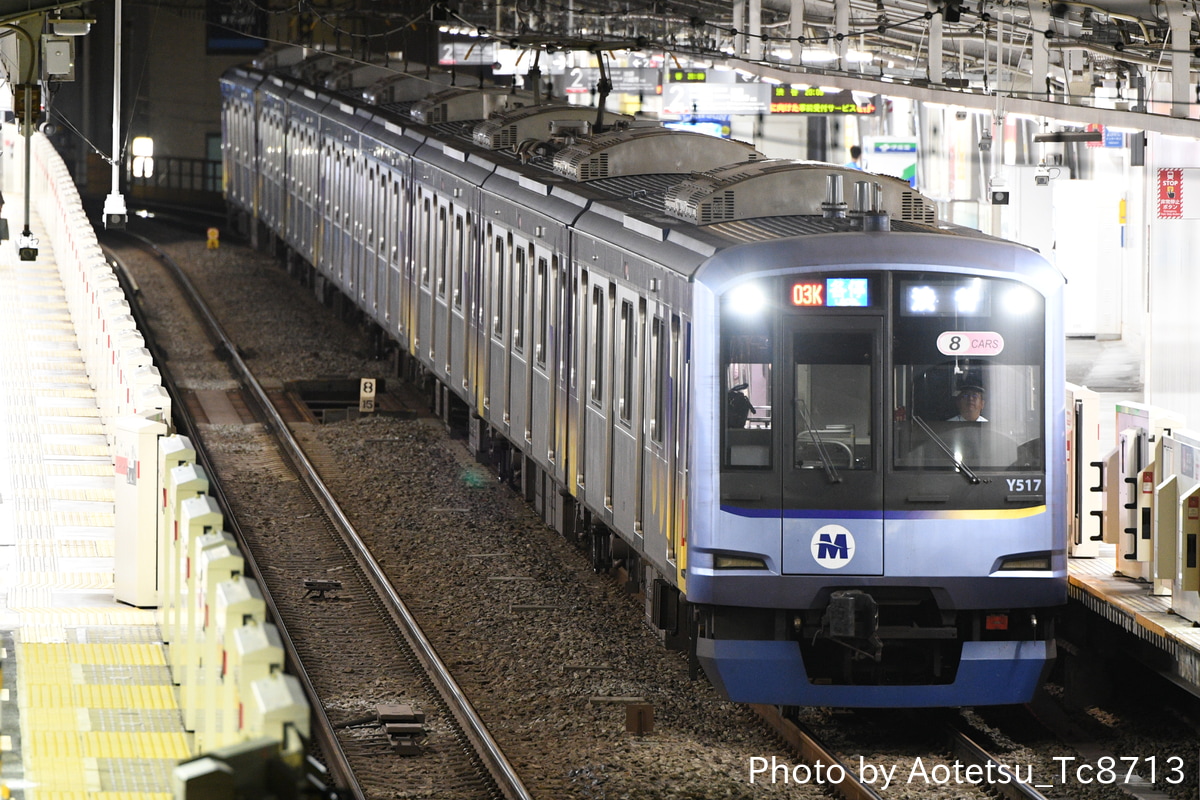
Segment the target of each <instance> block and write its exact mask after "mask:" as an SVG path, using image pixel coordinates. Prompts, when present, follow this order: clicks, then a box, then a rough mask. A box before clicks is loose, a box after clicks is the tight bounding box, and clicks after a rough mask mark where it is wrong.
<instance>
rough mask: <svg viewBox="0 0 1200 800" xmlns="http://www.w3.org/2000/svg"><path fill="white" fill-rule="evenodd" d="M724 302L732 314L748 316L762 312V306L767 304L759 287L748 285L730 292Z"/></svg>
mask: <svg viewBox="0 0 1200 800" xmlns="http://www.w3.org/2000/svg"><path fill="white" fill-rule="evenodd" d="M726 302H727V303H728V307H729V310H730V311H732V312H733V313H735V314H742V315H746V316H749V315H750V314H757V313H758V312H759V311H762V309H763V306H765V305H766V304H767V297H766V295H765V294H763V290H762V288H761V287H759V286H758V285H757V284H753V283H749V284H746V285H745V286H739V287H737V288H736V289H734V290H733V291H732V292H730V293H729V297H728V300H727V301H726Z"/></svg>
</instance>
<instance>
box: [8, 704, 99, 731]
mask: <svg viewBox="0 0 1200 800" xmlns="http://www.w3.org/2000/svg"><path fill="white" fill-rule="evenodd" d="M81 713H82V715H83V716H84V718H85V719H84V720H80V716H81ZM86 716H87V712H86V711H82V712H81V709H77V708H39V709H38V712H37V713H36V714H29V715H28V716H24V717H22V718H21V725H22V726H23V727H24V728H25V729H27V730H30V731H78V730H85V727H84V726H83V725H81V724H80V723H81V722H86Z"/></svg>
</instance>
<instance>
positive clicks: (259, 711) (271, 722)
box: [245, 672, 311, 753]
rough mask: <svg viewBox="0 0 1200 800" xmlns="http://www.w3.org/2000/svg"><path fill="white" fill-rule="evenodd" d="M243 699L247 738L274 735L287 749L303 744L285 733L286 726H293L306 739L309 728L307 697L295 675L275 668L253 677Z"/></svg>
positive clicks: (295, 749)
mask: <svg viewBox="0 0 1200 800" xmlns="http://www.w3.org/2000/svg"><path fill="white" fill-rule="evenodd" d="M245 701H246V730H247V732H248V733H249V736H250V738H258V737H260V736H262V737H267V738H270V739H273V740H275V741H277V742H280V743H281V746H282V748H283V750H284V752H288V753H292V752H296V751H297V750H299V749H301V748H303V746H304V745H303V744H302V743H301V742H299V741H297V740H296V737H294V736H290V735H289V733H288V730H289V728H290V729H294V730H295V731H296V732H297V733H298V734H299V735H300V737H302V738H303V739H304V740H306V741H307V740H308V738H309V736H310V728H311V725H310V720H309V707H308V701H307V700H305V699H304V691H303V690H302V689H301V688H300V681H299V680H297V679H296V677H295V676H294V675H288V674H287V673H284V672H277V673H275V674H274V675H271V676H269V677H266V678H261V679H259V680H257V681H254V682H253V683H252V684H250V694H249V695H248V696H247V697H246V698H245Z"/></svg>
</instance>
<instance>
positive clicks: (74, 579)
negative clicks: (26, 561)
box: [21, 565, 113, 589]
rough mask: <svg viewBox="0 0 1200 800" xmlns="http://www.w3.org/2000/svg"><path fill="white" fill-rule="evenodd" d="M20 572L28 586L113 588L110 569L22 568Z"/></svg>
mask: <svg viewBox="0 0 1200 800" xmlns="http://www.w3.org/2000/svg"><path fill="white" fill-rule="evenodd" d="M34 566H40V565H34ZM21 572H22V575H23V578H24V581H25V583H26V584H27V585H29V586H49V587H52V588H55V589H111V588H113V574H112V570H109V571H107V572H103V571H102V572H62V571H56V572H44V571H40V570H37V569H22V570H21Z"/></svg>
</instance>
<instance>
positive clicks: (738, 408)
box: [727, 383, 755, 428]
mask: <svg viewBox="0 0 1200 800" xmlns="http://www.w3.org/2000/svg"><path fill="white" fill-rule="evenodd" d="M748 388H750V384H748V383H739V384H738V385H737V386H734V387H733V388H731V389H730V390H729V409H728V411H727V414H728V423H727V425H728V427H730V428H744V427H746V420H748V419H749V418H750V415H751V414H753V413H754V411H755V409H754V405H753V404H752V403H751V402H750V398H749V397H746V390H747V389H748Z"/></svg>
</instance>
